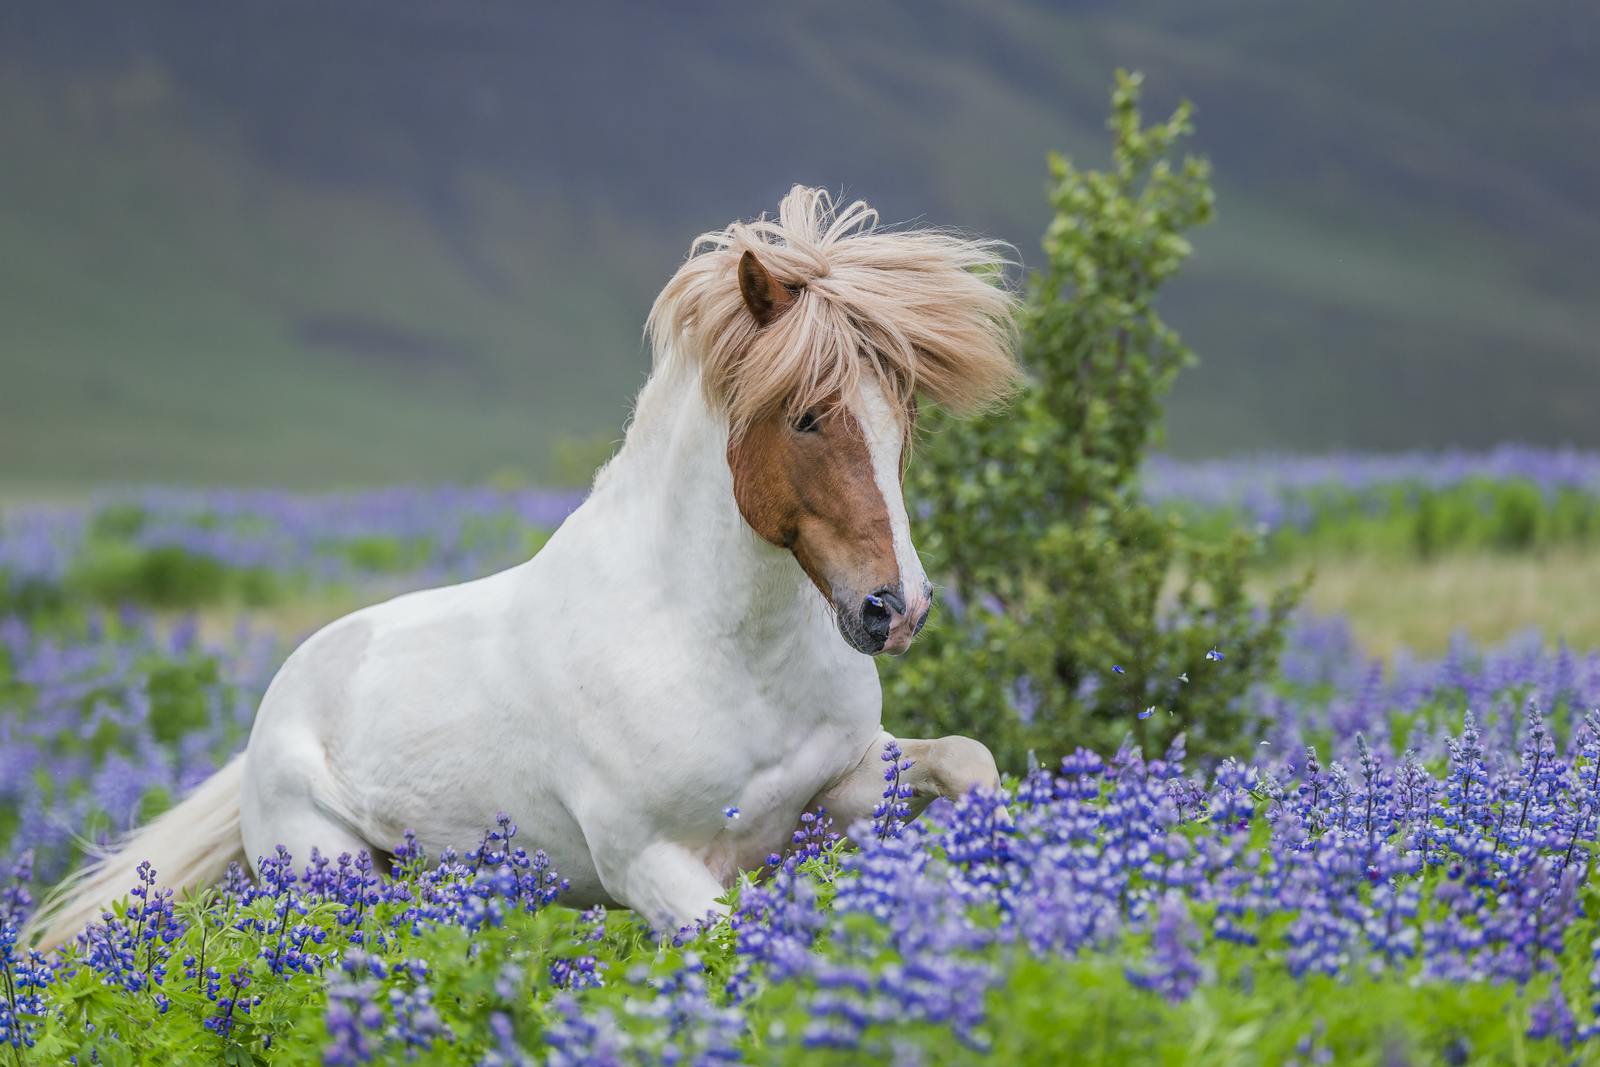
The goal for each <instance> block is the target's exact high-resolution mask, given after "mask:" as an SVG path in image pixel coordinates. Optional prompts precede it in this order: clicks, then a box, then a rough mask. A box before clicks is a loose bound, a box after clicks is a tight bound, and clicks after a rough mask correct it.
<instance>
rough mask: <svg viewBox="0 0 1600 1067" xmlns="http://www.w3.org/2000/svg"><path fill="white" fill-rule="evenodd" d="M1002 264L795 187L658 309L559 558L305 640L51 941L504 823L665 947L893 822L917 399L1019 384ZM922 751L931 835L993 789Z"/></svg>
mask: <svg viewBox="0 0 1600 1067" xmlns="http://www.w3.org/2000/svg"><path fill="white" fill-rule="evenodd" d="M1001 262H1002V261H1001V260H1000V258H999V255H998V250H997V248H996V246H993V245H990V244H986V243H982V242H973V241H968V240H963V239H961V238H958V237H956V236H953V235H950V234H946V233H942V232H935V231H927V230H898V231H887V230H881V229H878V228H877V217H876V214H875V213H874V212H873V211H872V210H871V209H870V208H868V207H867V206H866V205H865V204H862V203H859V202H858V203H854V204H851V205H849V206H848V207H845V208H842V209H839V208H837V207H836V206H835V205H834V203H833V202H832V201H831V200H830V198H829V197H828V195H827V194H826V193H824V192H821V191H820V190H814V189H807V188H803V187H798V186H797V187H796V188H795V189H794V190H792V191H791V192H790V193H789V195H788V196H787V197H786V198H785V199H784V201H783V204H782V206H781V208H780V211H779V217H778V219H776V220H770V219H767V218H765V217H763V218H762V219H760V220H757V221H756V222H752V223H743V224H737V223H736V224H734V225H732V226H730V227H729V228H728V229H726V230H723V231H719V232H716V233H711V234H707V235H704V236H702V237H701V238H700V239H699V240H698V241H697V242H696V243H695V245H694V246H693V248H692V249H691V253H690V258H689V259H688V260H687V261H686V262H685V264H684V265H683V266H682V267H681V268H680V269H679V271H678V272H677V274H676V275H675V276H674V277H673V279H672V281H671V282H670V283H669V284H668V286H667V288H666V289H665V290H664V291H663V292H662V293H661V295H660V297H659V298H658V299H657V301H656V304H655V306H654V308H653V309H652V311H651V316H650V324H649V334H650V337H651V339H652V342H653V346H654V353H655V356H654V369H653V373H652V376H651V378H650V381H649V382H648V383H647V384H646V386H645V387H644V389H643V391H642V392H641V393H640V395H639V398H638V402H637V405H636V410H635V414H634V417H633V420H632V424H631V427H630V429H629V430H628V433H627V438H626V441H625V442H624V444H623V447H622V449H621V450H620V451H619V452H618V454H617V456H616V458H615V459H613V460H612V462H611V463H610V464H608V465H607V466H606V468H605V469H604V470H603V471H602V472H601V473H600V474H599V475H598V476H597V478H596V480H595V484H594V488H593V491H592V493H591V494H590V496H589V497H588V499H587V500H586V501H585V502H584V504H583V506H582V507H580V508H579V509H578V510H577V511H576V512H574V513H573V514H572V516H571V517H570V518H568V519H567V521H566V523H565V524H564V525H562V527H561V528H560V529H559V530H558V531H557V532H556V534H555V535H554V536H553V537H552V538H551V539H550V541H549V543H548V544H546V545H545V547H544V548H543V549H542V550H540V552H539V553H538V555H536V556H535V557H534V558H533V559H531V560H529V561H528V562H526V563H523V564H521V565H519V566H516V567H513V568H511V569H510V570H507V571H504V572H502V573H500V574H495V575H492V576H490V577H487V578H483V579H480V580H478V581H473V582H468V583H466V584H463V585H457V586H451V587H447V588H441V589H432V590H427V591H424V592H419V593H412V594H409V595H406V596H401V597H399V598H397V599H395V600H391V601H389V602H387V603H384V604H379V605H377V606H375V607H370V608H367V609H365V610H362V611H358V612H355V613H354V614H352V615H349V616H347V617H345V618H343V619H340V620H339V621H337V622H334V623H332V624H331V625H329V626H327V627H325V628H324V629H322V630H321V631H319V632H318V633H316V634H315V635H314V636H312V637H311V638H310V639H309V640H307V641H306V642H305V643H304V644H303V645H301V646H300V647H299V649H298V650H296V651H295V652H294V653H293V654H292V655H291V656H290V657H289V659H288V660H287V662H285V663H284V665H283V667H282V668H281V669H280V670H279V672H278V675H277V677H276V678H275V679H274V680H273V682H272V685H271V686H270V688H269V689H268V690H267V693H266V696H265V697H264V699H263V700H262V703H261V707H260V710H259V713H258V715H257V719H256V723H255V727H254V731H253V732H252V734H251V736H250V743H249V746H248V748H247V750H246V751H245V752H244V753H243V754H242V755H240V756H237V757H235V758H234V759H233V760H232V761H231V762H230V763H228V764H227V765H226V766H225V767H224V768H223V769H222V770H220V771H219V772H218V773H217V774H216V775H214V776H213V777H212V778H211V779H209V780H208V781H206V782H205V783H204V784H202V785H201V786H200V787H198V788H197V789H196V790H195V791H194V792H193V793H192V794H191V795H190V796H189V797H188V798H186V799H185V800H184V801H183V802H182V803H180V804H179V805H177V806H176V807H175V808H173V809H172V810H171V811H169V812H168V813H166V814H165V815H163V816H161V817H160V818H158V819H157V820H155V821H154V822H153V823H151V824H150V825H148V826H146V827H144V828H142V829H140V830H138V831H136V832H134V833H133V834H132V835H131V837H129V838H128V839H127V840H126V841H125V842H123V843H122V845H121V847H120V849H119V850H118V851H116V852H115V853H114V854H111V855H108V856H105V857H103V858H102V859H100V860H99V861H98V862H97V863H96V864H94V865H93V866H91V867H90V868H89V869H88V870H87V871H85V872H84V873H83V874H82V875H80V876H79V877H78V878H77V879H76V880H75V881H73V882H71V883H69V885H68V886H67V887H65V888H64V889H63V891H62V892H61V893H60V894H58V896H57V899H56V902H55V905H54V907H52V908H48V909H47V911H48V913H49V914H48V915H47V916H46V918H45V920H44V922H45V928H44V929H43V930H42V934H41V937H40V942H41V944H43V945H46V946H48V945H55V944H60V943H61V942H63V941H65V940H67V939H68V938H70V937H72V936H74V935H75V934H76V933H77V932H78V931H80V930H81V929H82V928H83V926H84V925H85V924H86V923H87V922H89V921H93V920H94V919H96V918H98V916H99V912H100V911H101V909H102V907H103V905H105V904H106V903H107V902H108V901H109V900H112V899H115V898H116V897H118V896H119V895H121V894H122V893H124V892H125V891H126V890H127V888H128V887H130V886H131V885H132V884H133V882H134V877H135V876H134V869H135V867H136V865H137V864H138V863H139V862H140V861H141V860H146V859H147V860H149V861H151V862H152V864H153V865H154V866H155V868H156V869H157V871H158V873H159V874H160V876H161V881H162V883H163V884H165V885H171V886H175V887H179V888H182V887H187V886H194V885H201V884H205V883H209V882H212V881H215V880H216V879H218V878H219V877H220V876H221V875H222V874H223V873H224V870H225V868H226V866H227V865H228V863H229V862H231V861H235V860H238V861H246V862H249V863H250V864H251V865H252V866H254V865H255V863H257V862H258V861H259V859H260V858H261V857H264V856H267V855H270V854H272V853H273V852H274V851H275V849H276V846H278V845H280V844H281V845H285V846H287V847H288V849H289V850H290V851H291V852H292V853H293V854H294V856H295V857H296V858H297V859H299V860H301V861H304V860H306V859H308V858H309V856H310V853H311V850H312V849H313V848H316V849H319V850H320V851H321V853H322V854H323V855H324V856H337V855H338V854H340V853H342V852H349V853H352V854H354V853H356V852H357V851H358V850H362V849H365V850H367V851H368V852H369V853H371V854H373V855H374V856H375V857H379V858H382V857H384V856H385V853H383V851H382V850H383V849H384V848H385V847H388V846H391V845H392V844H394V843H396V842H398V841H399V840H400V838H401V837H402V834H403V832H404V831H406V830H407V829H410V830H413V831H414V832H415V834H416V837H417V839H418V841H419V842H420V843H422V844H423V845H424V846H426V847H427V848H428V849H429V850H430V851H437V850H439V849H440V848H442V847H444V846H456V847H464V846H469V845H471V844H474V843H476V842H477V841H478V840H479V838H480V837H481V834H482V830H483V827H484V826H485V825H486V824H487V823H488V822H490V821H491V820H492V819H493V817H494V815H495V813H496V812H497V811H500V810H503V811H506V812H508V813H510V814H511V815H512V816H513V817H514V818H515V820H516V822H517V823H518V824H519V825H520V826H522V827H523V828H524V834H525V837H526V839H527V841H528V842H529V844H530V846H537V847H538V848H542V849H543V850H544V851H545V852H546V853H548V854H549V856H550V859H551V861H552V864H553V866H554V867H555V869H556V870H558V871H559V872H561V874H562V875H563V876H565V877H566V878H567V879H569V880H570V882H571V889H570V891H568V892H567V893H566V894H564V897H563V900H565V901H566V902H568V903H571V904H574V905H582V906H587V905H592V904H607V905H613V906H622V907H627V908H632V909H634V910H636V911H638V912H640V913H642V914H643V915H644V916H646V917H648V919H649V920H650V921H652V922H653V923H655V924H657V925H658V926H662V927H669V928H670V927H676V926H677V925H680V924H683V923H686V922H689V921H691V920H695V919H699V918H703V917H705V916H706V915H707V914H708V913H710V912H715V911H718V910H719V909H724V907H725V906H723V905H721V904H719V898H720V897H722V896H723V895H724V894H725V893H726V891H727V890H728V888H729V887H730V885H731V884H732V882H733V881H734V880H735V879H736V878H737V876H738V873H739V872H740V871H742V870H747V869H751V868H755V867H759V866H761V865H762V864H763V862H764V861H765V860H766V858H767V856H768V855H769V854H771V853H773V852H781V851H783V850H784V848H785V846H786V845H787V844H788V842H789V841H790V836H791V833H792V831H793V830H794V828H795V827H796V825H797V824H798V821H799V817H800V816H801V814H802V813H803V812H805V811H806V810H808V809H812V808H815V807H818V806H821V807H825V808H826V809H827V811H828V813H829V815H831V816H832V817H833V818H834V820H836V825H838V826H840V827H841V828H843V827H848V826H849V825H850V824H851V823H852V822H853V821H855V820H857V819H861V818H865V817H868V816H869V815H870V813H871V811H872V808H873V806H874V805H875V804H877V803H878V802H879V800H880V796H881V793H882V791H883V788H884V780H883V775H882V770H883V767H884V765H883V763H882V762H881V761H880V758H879V757H880V752H881V751H882V748H883V746H884V744H885V742H886V741H887V740H888V737H889V735H888V734H886V733H885V732H884V730H883V728H882V726H881V719H880V714H881V703H882V696H881V692H880V689H879V683H878V673H877V668H876V666H875V665H874V664H873V662H872V660H871V658H870V655H871V654H875V653H879V652H890V653H900V652H903V651H905V650H906V648H907V646H908V645H909V644H910V643H911V640H912V638H913V636H915V634H916V633H917V631H918V630H919V629H920V628H921V626H922V624H923V622H924V620H925V619H926V617H927V614H928V610H929V606H930V602H931V587H930V585H929V583H928V580H927V578H926V576H925V575H924V574H923V570H922V566H921V564H920V563H919V561H918V559H917V554H916V551H915V550H914V549H913V547H912V543H911V533H910V528H909V524H908V522H907V517H906V508H905V504H904V500H903V494H902V491H901V474H902V470H903V465H904V462H905V458H906V453H907V441H908V438H909V434H910V431H911V428H912V423H913V420H914V417H915V401H914V399H913V398H914V397H915V396H916V395H917V394H921V395H923V396H925V397H927V398H928V399H930V400H931V401H934V402H937V403H942V404H944V405H947V406H950V407H954V408H970V407H972V406H975V405H979V404H983V403H985V402H988V401H990V400H992V399H993V398H995V397H996V396H998V395H999V394H1001V393H1002V392H1003V391H1005V390H1006V389H1007V388H1008V387H1009V385H1010V384H1011V382H1012V381H1013V379H1014V375H1015V364H1014V362H1013V359H1012V355H1011V341H1012V330H1011V313H1012V310H1013V307H1012V302H1013V298H1012V296H1011V295H1010V294H1009V293H1007V292H1006V291H1005V290H1004V289H1003V288H1002V287H1001V285H1000V284H999V279H1000V270H999V269H998V268H999V266H1000V265H1001ZM841 638H842V640H841ZM862 653H867V654H868V655H863V654H862ZM900 744H901V746H902V748H903V749H904V750H905V752H906V754H907V756H908V757H909V758H911V759H913V760H914V761H915V764H914V767H913V769H912V771H911V772H909V775H908V778H909V784H910V785H911V786H912V787H913V789H915V791H916V797H915V798H914V801H913V804H914V806H916V807H918V808H920V806H921V805H924V804H926V803H927V802H929V801H930V800H932V799H933V798H934V797H936V796H940V795H942V796H957V795H960V794H962V793H964V792H965V791H967V790H970V789H972V788H974V787H980V786H993V785H995V784H996V783H997V777H996V773H995V765H994V760H993V758H992V757H991V756H990V754H989V751H988V749H987V748H985V747H984V746H983V745H981V744H979V743H977V742H976V741H972V740H969V739H966V738H959V737H947V738H943V739H939V740H935V741H922V740H903V741H901V742H900ZM733 808H737V809H738V811H739V816H738V817H737V818H733V817H730V816H729V815H728V814H726V812H727V810H728V809H733Z"/></svg>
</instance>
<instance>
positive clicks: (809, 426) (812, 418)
mask: <svg viewBox="0 0 1600 1067" xmlns="http://www.w3.org/2000/svg"><path fill="white" fill-rule="evenodd" d="M794 429H795V432H796V433H816V432H817V414H816V412H814V411H808V412H806V413H805V414H804V415H801V416H800V417H799V418H798V419H796V420H795V422H794Z"/></svg>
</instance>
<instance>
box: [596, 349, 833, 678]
mask: <svg viewBox="0 0 1600 1067" xmlns="http://www.w3.org/2000/svg"><path fill="white" fill-rule="evenodd" d="M727 446H728V432H727V426H726V424H725V422H723V420H721V419H719V418H717V417H716V416H714V415H713V414H712V413H711V411H710V410H709V409H708V408H707V407H706V404H705V402H704V400H703V399H702V398H701V393H700V386H699V381H698V378H697V377H695V376H694V374H693V373H692V372H690V371H687V370H684V369H678V370H676V371H669V370H663V371H660V372H658V374H657V375H656V376H655V377H654V378H652V380H651V381H650V382H649V383H648V384H646V386H645V388H644V390H643V391H642V392H641V393H640V395H639V401H638V404H637V406H636V408H635V413H634V420H633V424H632V426H631V427H630V428H629V430H628V436H627V439H626V441H625V442H624V443H623V447H622V449H621V451H619V452H618V454H617V456H616V458H615V459H613V460H612V461H611V463H610V464H609V465H608V466H607V468H606V470H605V471H604V472H603V473H602V474H601V475H600V477H599V478H598V479H597V480H596V483H595V488H594V493H593V497H594V498H595V499H594V502H595V503H596V504H599V505H600V506H602V507H603V508H604V509H605V513H606V515H607V518H608V521H609V522H610V523H614V524H615V525H616V527H617V528H616V529H615V536H616V538H617V540H618V542H619V543H620V544H624V545H626V548H625V549H624V550H625V551H627V552H630V553H635V554H636V558H635V561H634V562H635V563H636V564H638V565H639V567H638V572H639V573H640V574H641V575H642V576H643V577H642V580H643V581H646V582H648V583H650V584H651V585H652V587H653V589H652V590H651V591H652V592H654V593H657V594H658V595H659V596H660V598H661V600H660V602H661V603H665V604H670V605H671V606H672V610H673V611H674V612H675V613H682V616H683V618H684V623H685V624H686V625H691V626H695V627H697V628H698V632H701V633H703V634H705V635H706V636H707V638H708V639H714V640H717V641H719V642H722V643H723V647H724V648H728V649H730V650H731V649H736V648H742V649H744V650H746V655H747V658H750V659H752V660H755V661H761V662H769V661H772V660H774V658H776V659H777V660H779V661H782V660H783V659H784V657H785V656H787V657H790V658H792V657H793V655H794V652H795V648H796V644H797V641H798V640H799V639H801V638H803V637H805V636H807V635H810V634H815V633H817V632H819V629H820V630H822V631H824V632H825V630H826V629H828V628H831V624H830V623H829V621H828V617H827V608H826V606H825V605H824V604H823V602H822V598H821V595H820V594H819V593H817V591H816V589H815V587H814V586H812V585H811V583H810V581H809V580H808V579H807V578H806V577H805V573H804V572H803V571H802V570H801V569H800V565H799V564H798V563H797V562H795V559H794V557H793V556H792V555H791V554H790V553H788V552H785V551H783V550H781V549H778V548H774V547H773V546H772V545H769V544H767V543H766V542H765V541H762V540H761V539H760V538H759V537H758V536H756V534H755V532H754V531H752V530H751V529H750V527H749V525H748V524H747V523H746V522H745V521H744V518H743V517H742V516H741V515H740V514H739V509H738V505H737V504H736V503H735V501H734V497H733V475H732V473H731V472H730V470H729V469H728V460H727ZM832 639H833V640H834V641H837V640H838V639H837V637H833V638H832Z"/></svg>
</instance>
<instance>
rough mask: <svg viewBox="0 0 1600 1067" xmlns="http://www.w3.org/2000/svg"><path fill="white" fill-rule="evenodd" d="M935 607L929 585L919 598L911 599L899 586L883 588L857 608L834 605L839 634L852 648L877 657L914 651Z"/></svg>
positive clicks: (875, 591) (857, 605) (856, 606)
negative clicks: (912, 641) (882, 654)
mask: <svg viewBox="0 0 1600 1067" xmlns="http://www.w3.org/2000/svg"><path fill="white" fill-rule="evenodd" d="M932 606H933V588H932V586H930V585H927V584H926V583H924V584H923V588H922V589H921V591H920V594H919V595H917V596H915V597H913V598H910V599H909V601H908V598H907V597H906V595H905V591H904V589H903V588H902V587H901V585H900V583H898V582H896V583H895V584H894V585H885V586H880V587H879V588H877V589H875V590H873V591H872V592H871V593H868V594H867V595H866V596H865V597H863V598H862V599H861V601H860V602H859V603H858V604H855V605H852V606H850V607H848V608H847V607H846V606H845V605H842V604H841V605H835V608H836V610H837V612H838V618H839V633H840V634H842V635H843V636H844V639H845V641H847V642H848V643H849V645H850V647H851V648H854V649H855V650H856V651H857V652H864V653H866V654H867V655H869V656H875V655H877V654H878V653H880V652H887V653H889V654H890V655H892V656H898V655H899V654H900V653H902V652H904V651H905V650H906V649H908V648H910V647H911V640H912V638H914V637H916V636H917V634H918V633H920V632H921V630H922V627H923V624H924V623H926V622H927V621H928V612H929V611H930V610H931V609H932Z"/></svg>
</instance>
